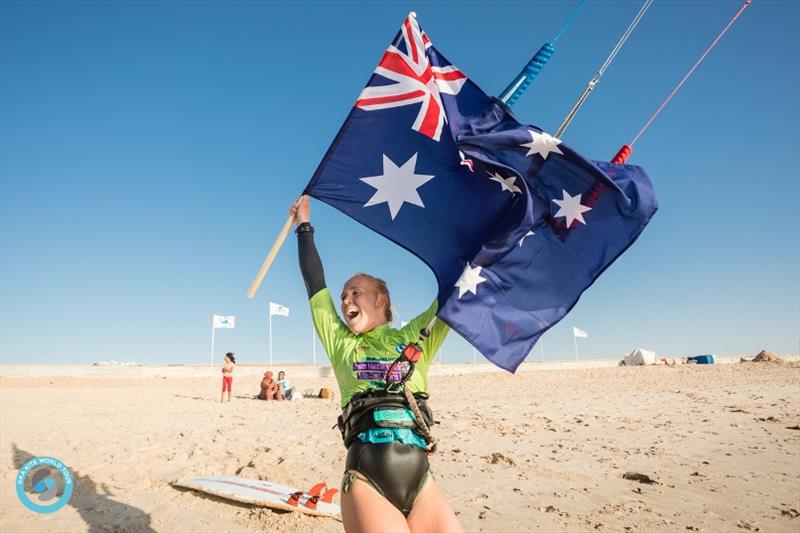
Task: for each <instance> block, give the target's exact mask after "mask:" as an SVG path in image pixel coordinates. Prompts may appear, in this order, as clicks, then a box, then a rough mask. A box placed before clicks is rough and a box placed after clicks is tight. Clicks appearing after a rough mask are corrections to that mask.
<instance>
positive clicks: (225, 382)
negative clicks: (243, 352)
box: [219, 352, 236, 402]
mask: <svg viewBox="0 0 800 533" xmlns="http://www.w3.org/2000/svg"><path fill="white" fill-rule="evenodd" d="M235 364H236V358H234V357H233V353H232V352H228V353H226V354H225V364H224V365H222V395H220V397H219V401H220V402H223V401H224V400H225V391H226V390H227V391H228V401H231V387H232V386H233V367H234V365H235Z"/></svg>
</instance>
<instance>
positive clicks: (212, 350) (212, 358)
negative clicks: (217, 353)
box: [211, 315, 216, 366]
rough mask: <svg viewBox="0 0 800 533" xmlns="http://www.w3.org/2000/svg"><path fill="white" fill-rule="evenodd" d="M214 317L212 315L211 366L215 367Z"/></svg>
mask: <svg viewBox="0 0 800 533" xmlns="http://www.w3.org/2000/svg"><path fill="white" fill-rule="evenodd" d="M215 329H216V328H215V327H214V315H211V366H214V330H215Z"/></svg>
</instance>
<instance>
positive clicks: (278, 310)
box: [269, 302, 289, 316]
mask: <svg viewBox="0 0 800 533" xmlns="http://www.w3.org/2000/svg"><path fill="white" fill-rule="evenodd" d="M269 314H270V316H271V315H278V316H289V308H288V307H284V306H282V305H280V304H276V303H272V302H270V303H269Z"/></svg>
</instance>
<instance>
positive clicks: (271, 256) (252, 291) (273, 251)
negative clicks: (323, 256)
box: [247, 196, 302, 298]
mask: <svg viewBox="0 0 800 533" xmlns="http://www.w3.org/2000/svg"><path fill="white" fill-rule="evenodd" d="M300 198H302V196H301V197H300ZM300 198H298V199H297V202H296V203H295V205H296V206H299V205H300ZM292 222H294V217H293V216H291V215H289V218H287V219H286V224H284V225H283V229H281V232H280V233H279V234H278V238H277V239H275V243H274V244H273V245H272V248H270V250H269V253H268V254H267V258H266V259H264V262H263V263H262V264H261V268H260V269H259V270H258V274H256V278H255V279H254V280H253V283H251V284H250V288H249V289H247V297H248V298H252V297H253V296H255V295H256V291H258V288H259V287H260V286H261V282H262V281H263V280H264V276H265V275H266V273H267V270H269V267H270V266H271V265H272V261H274V260H275V256H276V255H278V250H280V249H281V246H283V241H285V240H286V236H287V235H289V230H290V229H292Z"/></svg>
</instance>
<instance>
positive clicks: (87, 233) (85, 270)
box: [0, 0, 800, 363]
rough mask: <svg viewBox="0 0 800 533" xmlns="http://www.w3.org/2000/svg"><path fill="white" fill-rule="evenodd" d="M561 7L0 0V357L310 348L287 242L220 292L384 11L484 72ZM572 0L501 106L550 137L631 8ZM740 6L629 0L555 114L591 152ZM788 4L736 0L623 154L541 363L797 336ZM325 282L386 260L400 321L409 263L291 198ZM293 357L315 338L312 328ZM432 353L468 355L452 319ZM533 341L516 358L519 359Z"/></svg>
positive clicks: (292, 182)
mask: <svg viewBox="0 0 800 533" xmlns="http://www.w3.org/2000/svg"><path fill="white" fill-rule="evenodd" d="M576 5H577V2H535V3H525V2H508V3H505V2H492V3H483V2H465V3H457V2H442V3H429V2H391V3H389V2H386V3H359V2H342V3H333V2H326V3H322V2H320V3H302V2H291V3H257V2H232V3H227V2H219V3H216V2H169V3H160V2H109V3H100V2H13V1H4V2H2V3H0V15H2V16H1V18H0V25H1V26H0V29H1V30H2V31H1V32H0V359H1V360H2V362H3V363H26V362H31V363H86V362H91V361H94V360H98V359H118V360H135V361H140V362H149V363H194V362H198V363H202V362H207V361H208V360H209V350H210V337H211V329H210V327H211V316H212V313H218V314H229V315H235V316H236V317H237V327H236V329H233V330H217V335H216V353H217V357H216V361H217V362H219V361H220V356H221V354H222V353H224V352H225V351H235V352H237V354H238V355H239V357H240V358H241V361H243V362H247V363H260V362H264V361H266V359H267V305H268V304H267V302H268V301H269V300H272V301H274V302H277V303H280V304H282V305H285V306H287V307H289V308H290V309H291V315H290V317H289V318H282V317H276V318H274V322H273V333H274V336H273V343H274V355H275V358H276V359H277V360H297V361H310V359H311V352H312V332H311V322H310V317H309V313H308V310H307V303H306V299H305V289H304V286H303V282H302V280H301V278H300V274H299V272H298V268H297V251H296V246H295V243H294V240H293V238H290V239H289V240H288V241H287V245H286V246H285V247H284V249H283V250H281V252H280V254H279V256H278V258H277V260H276V262H275V264H274V265H273V267H272V269H271V271H270V272H269V274H268V275H267V278H266V280H265V282H264V284H263V285H262V287H261V289H260V292H259V294H258V295H257V297H256V298H255V299H254V300H247V299H246V298H245V295H244V293H245V291H246V289H247V287H248V286H249V284H250V281H251V280H252V278H253V276H254V275H255V273H256V271H257V270H258V267H259V266H260V264H261V261H262V260H263V258H264V256H265V254H266V252H267V250H268V248H269V246H270V245H271V243H272V241H273V240H274V238H275V236H276V234H277V232H278V231H279V229H280V227H281V226H282V224H283V222H284V221H285V219H286V212H287V210H288V207H289V205H290V204H291V202H292V201H293V200H294V199H295V198H296V197H297V195H298V194H299V192H300V191H302V189H303V188H304V186H305V184H306V183H307V182H308V179H309V177H310V176H311V174H312V173H313V172H314V169H315V168H316V166H317V164H318V163H319V160H320V159H321V157H322V155H323V154H324V152H325V150H326V148H327V146H328V145H329V143H330V142H331V140H332V139H333V136H334V135H335V134H336V132H337V131H338V129H339V126H340V125H341V123H342V121H343V120H344V118H345V117H346V115H347V113H348V112H349V110H350V107H351V105H352V103H353V102H354V100H355V98H356V96H357V95H358V94H359V92H360V90H361V88H362V87H363V85H364V83H365V82H366V80H367V79H368V77H369V75H370V74H371V72H372V70H373V69H374V67H375V65H376V63H377V61H378V59H379V58H380V56H381V54H382V53H383V51H384V49H385V48H386V46H387V45H388V44H389V42H390V41H391V39H392V38H393V37H394V35H395V33H396V32H397V30H398V28H399V26H400V24H401V22H402V21H403V19H404V17H405V15H406V14H407V13H408V11H411V10H414V11H416V12H417V16H418V20H419V22H420V24H421V26H422V28H423V29H424V30H425V31H426V33H427V34H428V35H429V36H430V38H431V40H432V41H433V44H434V45H435V46H436V47H437V48H438V49H439V50H440V51H441V52H442V53H443V54H444V55H445V56H446V57H447V58H448V59H450V60H451V61H453V63H454V64H455V65H457V66H458V67H459V68H461V69H462V70H463V71H464V72H466V74H467V75H468V76H470V78H471V79H473V80H474V81H475V82H476V83H477V84H478V85H479V86H481V87H482V88H483V89H484V90H485V91H486V92H488V93H491V94H497V93H499V92H500V91H501V90H502V89H503V88H504V87H505V86H506V84H507V83H508V82H509V81H510V80H511V79H512V78H513V77H514V76H515V75H516V74H517V72H518V71H519V70H520V68H521V67H522V66H523V65H524V64H525V63H526V62H527V61H528V59H529V58H530V56H531V55H532V54H533V53H534V52H535V51H536V50H537V49H538V48H539V47H540V46H541V44H542V43H543V42H545V41H546V40H549V39H551V38H552V37H553V36H554V35H555V33H556V32H557V31H558V29H559V28H560V27H561V25H562V24H563V22H564V21H565V20H566V18H567V17H568V16H569V14H570V12H571V11H572V9H573V8H574V7H575V6H576ZM639 5H640V3H638V2H611V1H604V2H593V1H591V0H590V2H589V3H588V4H587V6H586V7H585V8H584V10H583V12H582V13H581V14H580V15H579V16H578V18H577V19H576V20H575V22H574V24H573V25H572V26H571V27H570V29H569V30H568V31H567V33H566V34H564V36H563V37H562V38H561V40H560V41H559V42H558V44H557V51H556V55H555V56H554V58H553V59H552V60H551V61H550V64H548V65H547V67H546V68H545V69H544V70H543V72H542V73H541V75H540V76H539V78H538V79H537V80H536V81H535V82H534V84H533V85H532V87H531V88H530V90H529V91H528V92H527V93H526V94H525V95H524V96H523V97H522V98H521V99H520V100H519V102H517V104H516V105H515V106H514V112H515V114H516V116H517V118H518V119H520V120H521V121H522V122H526V123H530V124H535V125H537V126H539V127H541V128H543V129H544V130H545V131H549V132H553V131H554V130H555V129H556V128H557V126H558V125H559V123H560V122H561V119H562V118H563V116H564V115H565V114H566V113H567V111H568V110H569V109H570V107H571V106H572V104H573V102H574V101H575V100H576V99H577V97H578V96H579V94H580V93H581V91H582V90H583V88H584V87H585V85H586V83H587V82H588V80H589V79H590V78H591V77H592V75H593V74H594V72H595V71H596V70H597V68H598V67H599V66H600V64H601V63H602V61H603V59H604V58H605V57H606V55H607V54H608V52H609V51H610V50H611V48H612V47H613V45H614V43H615V42H616V40H617V39H618V38H619V36H620V35H621V34H622V32H623V31H624V30H625V28H626V27H627V25H628V23H629V22H630V20H631V19H632V18H633V16H634V15H635V13H636V12H637V10H638V8H639ZM740 5H741V2H739V1H731V2H728V1H714V2H703V1H697V2H688V1H687V2H672V1H664V0H662V1H657V2H656V3H655V4H654V5H653V7H652V8H651V9H650V11H649V12H648V13H647V14H646V15H645V18H644V19H643V20H642V22H641V24H640V26H639V28H638V29H637V30H636V32H635V33H634V34H633V35H632V37H631V38H630V39H629V41H628V44H627V45H626V46H625V48H623V50H622V52H621V53H620V55H619V56H618V57H617V59H616V61H615V62H614V63H613V64H612V65H611V67H610V68H609V70H608V71H607V72H606V75H605V77H604V78H603V79H602V81H601V82H600V84H599V85H598V87H597V89H596V90H595V91H594V92H593V94H592V95H591V96H590V97H589V100H588V102H587V104H586V105H585V106H584V108H583V109H582V110H581V112H580V113H579V114H578V116H577V118H576V119H575V121H574V122H573V123H572V125H571V126H570V128H569V129H568V130H567V132H566V134H565V135H564V136H563V139H564V140H565V142H567V143H568V144H569V145H570V146H572V147H574V148H576V149H578V150H579V151H581V152H582V153H583V154H584V155H585V156H587V157H589V158H593V159H606V160H608V159H610V158H611V157H612V156H613V155H614V154H615V153H616V151H617V149H618V148H619V147H620V146H621V145H622V144H623V143H625V142H628V141H629V140H630V139H631V138H632V137H633V135H634V134H635V133H636V132H637V131H638V129H639V128H640V127H641V126H642V125H643V124H644V122H645V121H646V120H647V118H648V117H649V116H650V114H651V113H652V112H653V111H654V110H655V108H656V107H657V106H658V104H659V103H660V102H661V101H662V100H663V98H664V97H665V96H666V95H667V94H668V93H669V91H670V90H671V89H672V87H673V86H674V84H675V83H676V82H677V81H678V80H679V79H680V78H681V77H682V76H683V74H684V73H685V72H686V70H687V69H688V68H689V67H690V66H691V65H692V63H693V62H694V61H695V59H696V58H697V57H698V55H699V54H700V53H701V52H702V50H703V49H705V47H706V46H707V45H708V44H709V43H710V42H711V40H712V39H713V38H714V37H715V36H716V34H717V33H718V32H719V31H720V30H721V29H722V27H723V26H724V25H725V24H726V23H727V21H728V20H729V18H730V17H731V16H733V14H734V13H735V12H736V10H737V9H738V8H739V6H740ZM798 20H800V4H798V3H797V2H783V1H781V2H770V1H766V0H763V1H759V0H755V1H754V2H753V4H752V6H751V7H750V8H748V9H747V10H746V11H745V13H744V15H743V16H742V17H741V18H740V19H739V21H738V22H737V23H736V24H735V25H734V26H733V28H732V29H731V30H730V31H729V33H728V34H727V35H726V37H725V38H724V39H723V40H722V41H721V42H720V44H719V45H718V46H717V48H716V49H715V50H714V51H713V52H712V53H711V54H710V55H709V56H708V58H707V59H706V61H705V62H704V63H703V64H702V65H701V66H700V68H699V69H698V70H697V71H696V72H695V74H694V75H693V77H692V78H690V79H689V81H688V82H687V84H686V85H685V87H684V89H683V90H682V91H681V92H680V93H678V95H677V96H676V97H675V98H674V99H673V101H672V103H671V104H670V105H669V106H668V107H667V108H666V110H665V111H664V113H663V114H662V115H661V117H660V118H658V120H656V122H655V123H654V125H653V126H652V127H651V128H650V130H649V131H648V132H647V133H645V135H644V136H643V137H642V138H641V139H640V140H639V142H638V143H637V145H636V147H635V151H634V154H633V156H632V157H631V160H630V162H631V163H635V164H639V165H642V166H644V167H645V168H646V169H647V171H648V173H649V174H650V176H651V178H652V180H653V182H654V185H655V188H656V193H657V196H658V199H659V202H660V210H659V212H658V213H657V214H656V216H655V217H654V219H653V221H652V222H651V224H650V225H649V226H648V228H647V229H646V230H645V232H644V233H643V235H642V236H641V238H640V239H639V241H638V242H637V243H636V244H635V245H634V246H633V247H631V249H630V250H629V251H628V252H627V253H626V254H625V255H623V256H622V257H621V258H620V259H619V260H618V261H617V262H616V263H615V264H614V265H613V266H612V267H611V268H609V269H608V270H607V271H606V273H605V274H604V275H603V276H602V277H601V278H600V279H599V280H598V281H597V282H596V283H595V284H594V285H593V286H592V287H591V288H590V289H589V290H588V291H587V292H586V293H585V294H584V296H583V297H582V299H581V301H580V302H579V303H578V304H577V305H576V306H575V308H574V309H573V311H572V312H571V313H570V314H569V315H568V316H567V318H565V319H564V320H563V321H562V322H561V323H560V324H559V325H558V326H556V327H554V328H553V329H552V330H550V331H549V332H548V333H547V334H546V335H545V336H544V338H543V344H544V356H545V358H547V359H556V358H571V357H574V348H573V339H572V330H571V328H572V326H573V325H575V326H578V327H579V328H581V329H583V330H585V331H587V332H588V333H589V338H588V339H581V340H580V351H581V356H582V357H617V356H621V355H623V354H624V353H625V352H627V351H629V350H630V349H631V348H633V347H636V346H641V347H646V348H650V349H652V350H656V351H657V352H659V353H660V354H664V355H672V356H679V355H692V354H698V353H717V354H725V353H731V354H734V353H735V354H754V353H756V352H758V351H759V350H760V349H762V348H766V349H768V350H771V351H774V352H781V353H787V352H791V353H797V352H798V345H799V343H800V331H799V330H798V329H799V327H798V323H800V316H799V315H800V310H799V308H800V281H799V279H800V214H799V211H798V200H800V189H799V187H798V181H800V180H799V179H798V178H799V177H800V163H799V159H798V146H800V112H799V110H798V102H799V101H800V98H799V95H800V87H798V79H799V78H800V76H798V64H800V57H798V50H800V42H798V33H799V30H798V25H799V24H798ZM313 205H314V208H313V219H312V220H313V222H314V225H315V226H316V227H317V242H318V246H319V249H320V253H321V256H322V258H323V261H324V263H325V268H326V275H327V280H328V284H329V286H331V287H334V288H336V289H337V290H338V288H339V287H340V286H341V284H342V283H343V282H344V281H345V280H346V279H347V277H349V275H350V274H352V273H354V272H356V271H365V272H370V273H374V274H376V275H379V276H381V277H383V278H384V279H386V280H387V281H388V282H389V286H390V289H391V290H392V293H393V300H394V303H395V307H396V308H397V310H398V313H399V314H400V317H401V318H404V319H408V318H409V317H411V316H413V315H414V314H415V313H418V312H421V311H422V310H424V309H425V308H426V307H427V306H428V305H429V303H430V301H431V300H432V298H433V297H434V295H435V293H436V286H435V280H434V278H433V275H432V274H431V273H430V272H429V271H428V270H427V268H426V267H425V266H424V265H423V264H422V263H421V261H419V260H417V259H416V258H415V257H413V256H411V255H410V254H408V253H407V252H405V251H403V250H401V249H400V248H399V247H397V246H395V245H393V244H391V243H390V242H388V241H386V240H385V239H383V238H381V237H379V236H377V235H375V234H372V233H371V232H370V231H369V230H367V229H365V228H363V227H362V226H360V225H358V224H357V223H355V222H353V221H351V220H349V219H348V218H347V217H345V216H344V215H343V214H340V213H338V212H336V211H334V210H333V209H331V208H329V207H328V206H326V205H323V204H321V203H318V202H315V203H314V204H313ZM317 349H318V357H320V358H321V357H323V355H322V352H321V349H320V348H319V347H318V348H317ZM442 354H443V357H444V359H445V360H446V361H458V360H468V359H471V356H472V355H471V349H470V347H469V346H468V345H467V344H466V343H465V342H464V341H463V340H462V339H460V338H458V337H457V335H455V334H453V335H451V337H450V338H449V339H448V341H447V342H446V344H445V345H444V348H443V350H442ZM541 355H542V352H541V351H540V348H539V347H538V346H537V347H536V348H535V349H534V351H533V353H532V355H531V357H532V358H539V357H541Z"/></svg>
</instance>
